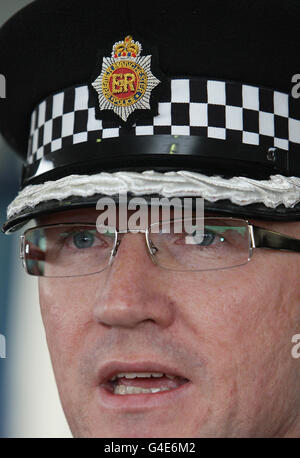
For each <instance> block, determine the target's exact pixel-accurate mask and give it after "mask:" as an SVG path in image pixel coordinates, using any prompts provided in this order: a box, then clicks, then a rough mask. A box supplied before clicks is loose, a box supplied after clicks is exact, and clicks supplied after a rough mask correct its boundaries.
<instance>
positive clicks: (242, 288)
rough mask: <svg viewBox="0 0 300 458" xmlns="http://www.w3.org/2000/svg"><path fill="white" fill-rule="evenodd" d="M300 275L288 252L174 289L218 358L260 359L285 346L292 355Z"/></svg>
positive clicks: (184, 280) (193, 277)
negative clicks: (265, 354)
mask: <svg viewBox="0 0 300 458" xmlns="http://www.w3.org/2000/svg"><path fill="white" fill-rule="evenodd" d="M257 251H258V250H257ZM283 266H284V268H283ZM299 274H300V268H299V262H297V263H296V262H295V258H292V257H291V256H289V254H283V253H280V254H279V253H275V254H274V253H270V252H268V253H266V252H261V253H256V256H255V257H253V258H252V260H251V261H250V262H249V263H248V264H247V265H245V266H243V267H240V268H234V269H228V270H223V271H212V272H203V273H195V274H189V275H185V276H182V277H181V281H180V287H179V286H178V284H179V282H177V286H176V282H174V284H173V290H174V291H176V293H175V297H176V302H177V303H178V304H179V305H180V303H181V304H182V314H184V315H185V317H186V319H187V320H188V322H189V325H190V327H191V328H192V329H193V332H194V334H195V336H197V338H198V340H199V344H201V345H203V346H204V347H205V348H206V350H207V351H208V352H209V353H211V354H212V355H214V357H216V353H218V354H219V355H221V354H222V353H223V356H225V353H226V352H227V356H228V357H231V356H232V355H233V356H235V357H236V358H237V359H239V358H241V359H242V358H243V354H246V353H247V354H248V355H251V354H252V355H253V357H256V358H259V357H260V354H261V352H265V351H267V352H268V351H269V352H270V353H273V352H275V351H276V347H278V348H279V347H282V346H283V345H284V346H285V349H286V352H287V355H286V356H288V353H289V351H290V339H291V336H292V335H293V334H294V333H295V332H294V330H296V329H297V325H298V323H299V319H300V308H299V302H300V297H299V296H300V288H299V286H298V278H299ZM183 319H184V317H183Z"/></svg>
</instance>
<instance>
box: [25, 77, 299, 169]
mask: <svg viewBox="0 0 300 458" xmlns="http://www.w3.org/2000/svg"><path fill="white" fill-rule="evenodd" d="M91 90H93V89H91V88H89V87H88V86H87V85H79V86H74V87H71V88H67V89H65V90H63V91H61V92H59V93H57V94H54V95H51V96H49V97H47V98H46V99H45V100H44V101H42V102H41V103H40V104H39V105H38V106H37V107H36V109H35V110H34V111H33V113H32V117H31V128H30V137H29V144H28V157H27V161H28V163H29V164H32V163H34V162H35V161H36V160H38V159H41V158H42V157H44V156H46V155H47V153H50V152H52V151H56V150H60V149H63V148H65V147H67V146H70V145H74V144H78V143H83V142H93V143H95V142H97V141H98V142H99V141H100V140H101V139H105V138H111V137H121V136H123V135H125V136H128V135H133V136H134V135H161V134H168V135H200V136H205V137H209V138H215V139H222V140H227V141H231V142H235V143H247V144H252V145H266V147H270V146H275V147H278V148H281V149H284V150H292V149H293V150H295V149H297V150H299V154H300V102H299V101H298V100H297V99H293V98H292V97H291V96H290V95H289V94H285V93H283V92H278V91H273V90H271V89H267V88H261V87H255V86H250V85H247V84H241V83H236V82H228V81H217V80H211V79H204V78H199V79H198V78H193V79H187V78H186V79H184V78H182V79H172V80H171V81H170V84H169V89H168V91H166V92H165V93H164V94H163V95H162V96H161V98H160V102H159V104H158V112H159V114H158V115H157V116H155V117H149V118H147V119H142V120H140V121H137V122H136V124H134V125H133V126H132V127H131V128H128V127H126V128H125V127H120V126H119V125H118V124H117V123H116V122H114V121H107V120H98V119H96V117H95V99H94V97H93V96H92V94H91Z"/></svg>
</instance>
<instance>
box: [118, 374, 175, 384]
mask: <svg viewBox="0 0 300 458" xmlns="http://www.w3.org/2000/svg"><path fill="white" fill-rule="evenodd" d="M163 375H165V376H166V377H168V378H170V379H174V378H175V375H169V374H163V373H162V372H120V373H119V374H117V375H114V376H113V377H112V378H111V379H110V381H111V382H113V381H114V380H116V379H117V378H122V377H125V378H137V377H162V376H163Z"/></svg>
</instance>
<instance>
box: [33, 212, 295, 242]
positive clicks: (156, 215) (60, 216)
mask: <svg viewBox="0 0 300 458" xmlns="http://www.w3.org/2000/svg"><path fill="white" fill-rule="evenodd" d="M118 210H119V207H118V206H116V214H117V219H118ZM144 210H145V211H146V212H147V213H148V221H149V224H151V223H152V222H155V221H156V220H161V219H165V218H166V215H170V218H172V217H175V216H177V215H176V213H175V212H174V209H173V208H170V209H169V211H168V212H166V213H163V212H164V211H166V209H164V210H162V208H157V207H156V209H155V211H154V207H151V206H150V205H149V206H148V207H147V209H144ZM104 211H105V210H104ZM134 212H135V211H134V210H127V215H128V218H129V217H130V216H131V215H132V214H133V213H134ZM102 213H103V210H96V208H95V207H91V208H78V209H76V210H67V211H61V212H54V213H51V214H48V215H42V216H40V217H38V218H37V219H36V220H35V221H36V223H37V224H38V225H44V224H56V223H64V222H86V223H96V221H97V218H98V216H99V215H101V214H102ZM193 214H195V211H193ZM204 215H205V216H211V217H220V216H222V217H225V216H226V215H225V214H222V213H220V212H215V213H213V212H211V211H210V212H207V211H205V213H204ZM197 216H199V215H197ZM200 216H201V215H200ZM227 216H228V217H233V218H240V219H247V221H248V222H249V223H250V224H253V225H256V226H260V227H264V228H266V229H269V230H273V231H277V232H281V233H282V234H286V235H290V236H291V237H296V238H300V221H288V222H283V221H268V220H263V219H255V218H243V217H242V216H240V217H236V216H234V215H227Z"/></svg>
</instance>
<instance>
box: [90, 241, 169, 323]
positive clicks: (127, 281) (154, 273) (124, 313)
mask: <svg viewBox="0 0 300 458" xmlns="http://www.w3.org/2000/svg"><path fill="white" fill-rule="evenodd" d="M102 274H104V272H103V273H102ZM105 275H106V277H105V280H104V281H103V282H102V283H101V285H99V289H98V291H97V299H96V302H95V305H94V318H95V320H96V321H97V322H98V323H101V324H103V325H106V326H111V327H125V328H134V327H136V326H138V325H139V324H140V323H143V322H145V321H152V322H153V323H156V324H157V325H159V326H160V327H163V328H165V327H168V326H170V324H171V323H172V322H173V319H174V303H173V301H172V298H171V297H170V296H169V293H168V288H167V279H166V278H165V273H164V275H162V271H161V269H160V268H159V267H158V266H156V265H155V264H154V263H153V262H152V260H151V258H150V256H149V253H148V251H147V247H146V243H145V237H144V234H131V233H129V234H126V235H123V237H122V241H121V243H120V246H119V248H118V252H117V254H116V256H115V258H114V261H113V263H112V264H111V265H110V266H109V267H108V269H107V270H106V271H105Z"/></svg>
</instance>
